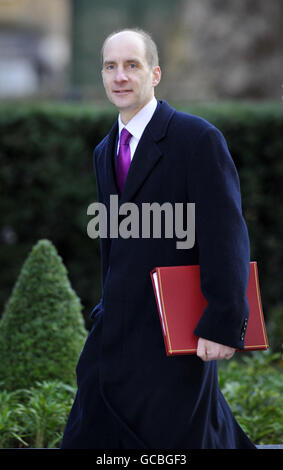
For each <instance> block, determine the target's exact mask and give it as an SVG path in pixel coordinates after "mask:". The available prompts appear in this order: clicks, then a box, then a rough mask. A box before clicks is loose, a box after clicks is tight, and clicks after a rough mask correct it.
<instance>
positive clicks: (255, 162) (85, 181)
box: [0, 103, 283, 350]
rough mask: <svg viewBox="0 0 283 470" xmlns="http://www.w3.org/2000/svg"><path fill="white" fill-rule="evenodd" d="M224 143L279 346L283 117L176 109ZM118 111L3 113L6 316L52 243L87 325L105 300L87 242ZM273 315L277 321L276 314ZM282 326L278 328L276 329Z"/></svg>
mask: <svg viewBox="0 0 283 470" xmlns="http://www.w3.org/2000/svg"><path fill="white" fill-rule="evenodd" d="M178 109H182V110H186V111H188V112H192V113H193V114H197V115H200V116H202V117H204V118H206V119H208V120H209V121H211V122H212V123H213V124H215V125H216V126H217V127H218V128H219V129H220V130H221V131H222V132H223V134H224V135H225V137H226V140H227V142H228V145H229V148H230V151H231V154H232V156H233V158H234V161H235V164H236V166H237V169H238V172H239V175H240V181H241V191H242V201H243V210H244V215H245V218H246V222H247V225H248V229H249V234H250V240H251V258H252V260H257V261H258V268H259V276H260V284H261V290H262V301H263V307H264V314H265V317H266V319H267V322H268V330H269V337H270V339H271V340H272V341H271V345H272V347H274V349H275V350H279V349H280V348H281V344H282V336H281V332H282V331H280V326H279V325H280V321H281V320H282V316H283V315H282V312H283V307H282V305H283V293H282V287H281V286H282V271H283V247H282V238H283V184H282V183H283V160H282V154H283V140H282V136H281V135H282V128H283V108H282V106H281V105H276V104H271V103H270V104H269V103H261V104H255V103H237V104H235V103H215V104H213V103H211V104H203V105H202V104H199V105H191V106H189V105H188V106H186V107H185V109H184V108H181V107H180V106H179V107H178ZM116 116H117V115H116V111H114V110H112V108H111V109H108V108H96V107H92V106H91V105H88V106H87V105H84V106H83V105H74V104H72V105H61V104H50V105H48V104H29V105H24V104H21V105H18V106H17V107H16V106H15V104H14V105H13V104H11V105H9V104H7V105H5V106H3V107H2V110H1V112H0V134H1V141H0V164H1V171H0V191H1V194H0V195H1V197H0V210H1V214H2V217H1V228H0V240H1V252H0V263H1V266H4V267H5V269H2V270H1V272H0V305H1V306H4V304H5V302H6V300H7V298H8V296H9V295H10V292H11V288H12V286H13V284H14V281H15V279H16V278H17V276H18V274H19V270H20V267H21V265H22V263H23V261H24V259H25V258H26V256H27V254H28V252H29V250H30V249H31V246H32V245H33V244H35V243H36V242H37V240H39V239H42V238H48V239H49V240H51V241H52V242H53V243H54V245H55V246H56V248H57V249H58V251H59V252H60V254H61V256H62V258H63V261H64V263H65V265H66V267H67V269H68V272H69V276H70V280H71V283H72V285H73V287H74V289H75V291H76V292H77V293H78V295H79V297H80V299H81V300H82V304H83V307H84V310H83V314H84V318H85V322H86V326H87V327H89V320H88V315H89V313H90V311H91V309H92V308H93V306H94V305H95V304H96V303H97V302H98V300H99V298H100V292H101V284H100V258H99V240H92V239H90V238H89V237H88V235H87V224H88V222H89V220H90V218H89V217H88V216H87V207H88V205H89V204H90V203H91V202H94V201H95V200H96V187H95V177H94V174H93V167H92V151H93V148H94V147H95V145H96V144H97V143H98V142H99V141H100V140H101V139H102V138H103V137H104V136H105V135H106V134H107V133H108V131H109V129H110V127H111V125H112V124H113V122H114V120H115V118H116ZM273 312H274V314H273ZM273 318H274V321H275V319H276V318H277V323H276V324H272V322H271V320H272V319H273Z"/></svg>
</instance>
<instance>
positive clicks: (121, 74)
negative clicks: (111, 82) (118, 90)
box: [115, 67, 128, 82]
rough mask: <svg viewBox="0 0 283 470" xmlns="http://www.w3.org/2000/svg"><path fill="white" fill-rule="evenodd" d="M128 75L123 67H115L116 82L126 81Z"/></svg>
mask: <svg viewBox="0 0 283 470" xmlns="http://www.w3.org/2000/svg"><path fill="white" fill-rule="evenodd" d="M127 80H128V77H127V75H126V73H125V71H124V69H123V67H117V69H116V73H115V81H116V82H124V81H127Z"/></svg>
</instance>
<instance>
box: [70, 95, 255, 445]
mask: <svg viewBox="0 0 283 470" xmlns="http://www.w3.org/2000/svg"><path fill="white" fill-rule="evenodd" d="M117 132H118V123H117V122H116V123H115V124H114V126H113V128H112V129H111V131H110V133H109V134H108V135H107V136H106V137H105V138H104V139H103V141H102V142H101V143H100V144H99V145H98V146H97V147H96V149H95V151H94V164H95V171H96V179H97V189H98V198H99V201H100V202H102V203H103V204H104V205H105V206H106V207H107V209H108V214H110V196H111V195H117V186H116V179H115V157H114V155H115V145H116V139H117ZM125 202H132V203H135V205H136V206H137V207H138V208H139V210H140V212H139V213H140V214H141V213H142V204H143V203H145V202H147V203H153V202H156V203H158V204H160V205H162V204H163V203H165V202H170V203H171V204H174V203H184V204H185V203H195V237H196V238H195V244H194V246H193V248H190V249H177V246H176V242H177V241H178V238H177V237H176V235H175V234H174V233H173V237H172V238H168V237H166V236H165V234H164V233H163V232H164V230H162V233H161V238H154V237H153V236H151V237H150V238H142V237H137V238H134V237H130V238H124V237H121V236H118V238H110V236H109V237H107V238H101V239H100V243H101V266H102V280H103V293H102V299H101V302H100V303H99V304H98V305H97V306H96V307H95V309H94V311H93V314H92V317H93V318H94V324H93V327H92V329H91V331H90V334H89V336H88V339H87V341H86V344H85V347H84V349H83V351H82V354H81V356H80V359H79V362H78V366H77V376H78V391H77V396H76V399H75V402H74V404H73V408H72V410H71V413H70V416H69V420H68V423H67V426H66V430H65V434H64V439H63V443H62V448H84V447H85V448H116V446H117V442H119V439H120V442H124V447H127V446H128V447H130V448H137V449H138V448H141V449H181V448H183V449H194V448H195V449H204V448H208V449H215V448H223V449H226V448H254V446H253V444H252V443H251V442H250V440H249V439H248V437H247V436H246V435H245V434H244V432H243V431H242V429H241V428H240V426H239V425H238V423H237V422H236V420H235V419H234V417H233V415H232V413H231V411H230V408H229V406H228V405H227V403H226V401H225V399H224V397H223V395H222V394H221V392H220V390H219V387H218V378H217V362H216V361H211V362H203V361H202V360H201V359H200V358H198V357H197V356H196V355H184V356H174V357H168V356H166V353H165V346H164V341H163V336H162V330H161V325H160V320H159V317H158V311H157V307H156V302H155V297H154V292H153V288H152V284H151V278H150V271H151V270H152V269H153V268H154V267H156V266H175V265H194V264H199V265H200V272H201V287H202V291H203V294H204V295H205V297H206V299H207V301H208V305H207V308H206V309H205V311H204V312H203V315H202V317H201V320H200V321H199V323H198V325H197V327H196V330H195V333H196V335H197V336H199V337H202V338H207V339H209V340H212V341H215V342H218V343H221V344H225V345H229V346H232V347H234V348H243V345H244V335H245V324H246V319H247V318H248V314H249V311H248V305H247V300H246V288H247V281H248V275H249V262H250V251H249V237H248V232H247V227H246V224H245V221H244V219H243V215H242V208H241V194H240V185H239V178H238V174H237V171H236V168H235V165H234V163H233V160H232V158H231V155H230V153H229V150H228V148H227V144H226V142H225V139H224V137H223V135H222V134H221V132H220V131H219V130H218V129H216V128H215V127H214V126H213V125H212V124H210V123H209V122H207V121H206V120H204V119H202V118H199V117H196V116H193V115H190V114H186V113H182V112H178V111H176V110H174V109H173V108H172V107H171V106H169V105H168V104H167V103H166V102H165V101H159V102H158V106H157V109H156V111H155V113H154V115H153V117H152V119H151V121H150V122H149V124H148V125H147V127H146V128H145V131H144V133H143V135H142V137H141V140H140V142H139V144H138V147H137V149H136V152H135V154H134V157H133V160H132V163H131V166H130V170H129V173H128V176H127V180H126V183H125V186H124V189H123V192H122V194H121V196H120V197H119V207H120V206H121V205H122V204H123V203H125ZM125 217H126V214H124V215H120V218H119V222H121V221H122V220H123V218H125ZM141 221H142V220H141V216H140V222H141ZM108 222H109V221H108ZM163 222H164V220H163ZM184 223H185V222H184ZM163 228H164V227H163ZM108 231H109V232H110V228H109V224H108ZM109 235H110V233H109ZM90 256H91V254H90ZM240 354H241V353H240ZM118 434H119V436H120V437H119V436H118ZM117 436H118V437H117ZM123 436H124V438H125V439H124V440H123ZM127 442H128V444H127ZM125 443H126V444H125ZM121 445H123V444H121Z"/></svg>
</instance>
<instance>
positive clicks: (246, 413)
mask: <svg viewBox="0 0 283 470" xmlns="http://www.w3.org/2000/svg"><path fill="white" fill-rule="evenodd" d="M278 358H279V355H277V354H271V353H270V351H265V352H254V353H252V354H251V355H248V354H246V353H243V356H242V357H241V360H240V361H238V360H237V361H236V360H233V361H229V363H228V364H227V365H226V367H225V366H223V364H222V367H221V366H220V368H219V385H220V388H221V390H222V393H223V395H224V396H225V398H226V399H227V401H228V403H229V405H230V407H231V409H232V411H233V413H234V415H235V417H236V419H237V420H238V422H239V424H240V425H241V426H242V428H243V429H244V431H245V432H246V433H247V435H248V436H249V438H250V439H251V440H252V441H253V442H254V443H255V444H257V445H260V444H261V445H263V444H282V436H283V370H282V368H281V367H280V363H278V364H276V360H277V359H278Z"/></svg>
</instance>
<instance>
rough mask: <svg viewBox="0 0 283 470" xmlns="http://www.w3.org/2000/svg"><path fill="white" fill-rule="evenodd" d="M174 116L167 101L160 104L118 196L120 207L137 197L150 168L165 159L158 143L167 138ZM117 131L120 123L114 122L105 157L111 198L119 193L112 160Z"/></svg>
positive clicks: (140, 142) (140, 143)
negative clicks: (169, 125)
mask: <svg viewBox="0 0 283 470" xmlns="http://www.w3.org/2000/svg"><path fill="white" fill-rule="evenodd" d="M174 113H175V110H174V109H173V108H172V107H171V106H169V104H168V103H167V102H166V101H159V102H158V105H157V108H156V110H155V113H154V114H153V116H152V118H151V120H150V122H149V123H148V125H147V126H146V128H145V130H144V133H143V135H142V137H141V139H140V141H139V144H138V146H137V149H136V151H135V154H134V157H133V160H132V163H131V166H130V169H129V173H128V175H127V179H126V182H125V185H124V188H123V192H122V194H121V196H120V197H119V206H120V205H121V204H123V203H124V202H127V201H130V200H131V199H132V198H133V197H134V195H135V194H136V192H137V191H138V190H139V188H140V187H141V185H142V183H143V182H144V180H145V179H146V178H147V176H148V174H149V173H150V171H151V169H152V168H153V167H154V165H156V163H157V162H158V160H159V159H160V158H161V157H162V150H161V149H160V147H159V145H158V143H159V141H160V140H162V139H163V138H164V137H165V136H166V133H167V128H168V124H169V122H170V120H171V118H172V116H173V114H174ZM117 132H118V121H116V122H115V124H114V125H113V127H112V129H111V131H110V133H109V134H108V136H107V138H106V146H105V154H104V155H105V156H104V158H105V160H104V163H105V167H106V168H105V169H106V178H107V185H106V186H107V192H108V193H109V195H110V194H118V189H117V184H116V176H115V168H114V161H113V155H114V151H115V142H116V136H117ZM105 189H106V188H105Z"/></svg>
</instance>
